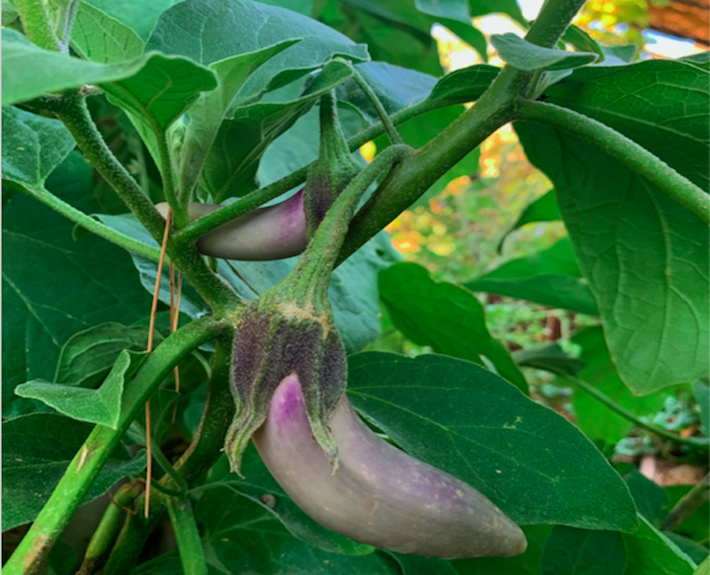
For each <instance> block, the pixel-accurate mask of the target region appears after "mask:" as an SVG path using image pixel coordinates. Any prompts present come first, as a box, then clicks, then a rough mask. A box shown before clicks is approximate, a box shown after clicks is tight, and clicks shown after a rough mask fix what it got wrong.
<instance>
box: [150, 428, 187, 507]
mask: <svg viewBox="0 0 710 575" xmlns="http://www.w3.org/2000/svg"><path fill="white" fill-rule="evenodd" d="M150 443H151V447H152V452H153V459H155V461H156V462H157V463H158V465H160V468H161V469H162V470H163V471H165V473H167V474H168V475H169V476H170V478H171V479H172V480H173V482H174V484H175V485H176V486H177V487H178V489H179V491H178V493H179V494H180V495H181V496H182V495H184V494H186V493H187V492H188V491H189V487H188V485H187V482H186V481H185V479H184V478H183V477H182V476H181V475H180V474H179V473H178V472H177V471H176V470H175V468H174V467H173V465H172V463H170V461H168V458H167V457H165V455H164V454H163V451H162V450H161V449H160V446H159V445H158V443H157V442H156V441H155V439H153V438H152V437H151V438H150Z"/></svg>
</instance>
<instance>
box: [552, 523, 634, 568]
mask: <svg viewBox="0 0 710 575" xmlns="http://www.w3.org/2000/svg"><path fill="white" fill-rule="evenodd" d="M540 563H541V571H542V573H543V575H574V574H576V573H584V574H585V575H623V573H624V568H625V567H626V550H625V549H624V540H623V538H622V535H621V533H619V532H618V531H589V530H587V529H575V528H573V527H565V526H564V525H556V526H555V527H553V528H552V532H551V533H550V536H549V537H548V538H547V543H546V545H545V549H544V550H543V552H542V557H541V558H540Z"/></svg>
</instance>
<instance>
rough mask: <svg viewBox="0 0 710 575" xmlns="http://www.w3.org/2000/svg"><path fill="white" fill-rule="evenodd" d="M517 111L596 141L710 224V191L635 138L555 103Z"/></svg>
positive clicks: (521, 116)
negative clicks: (678, 170) (676, 169)
mask: <svg viewBox="0 0 710 575" xmlns="http://www.w3.org/2000/svg"><path fill="white" fill-rule="evenodd" d="M517 110H518V116H517V117H518V119H520V120H534V121H538V122H544V123H545V124H550V125H552V126H555V127H558V128H562V129H563V130H566V131H568V132H571V133H573V134H576V135H578V136H581V137H582V138H584V139H585V140H588V141H589V142H592V143H593V144H596V145H597V146H599V147H600V148H601V149H602V150H604V151H605V152H607V153H608V154H609V155H611V156H613V157H615V158H616V159H617V160H619V161H620V162H622V163H624V164H626V165H627V166H628V167H629V168H631V169H632V170H634V171H635V172H636V173H638V174H640V175H642V176H643V177H645V178H646V179H648V180H649V181H650V182H652V183H654V184H655V185H656V186H658V187H659V188H660V189H661V190H662V191H664V192H665V193H666V194H668V195H669V196H670V197H671V198H673V199H674V200H675V201H676V202H678V203H679V204H681V205H682V206H684V207H686V208H688V209H689V210H691V211H692V212H693V213H694V214H696V215H697V216H698V217H699V218H700V219H701V220H702V221H703V222H705V223H706V224H709V223H710V194H707V193H705V192H704V191H703V190H701V189H700V188H699V187H698V186H696V185H695V184H694V183H693V182H691V181H690V180H689V179H688V178H686V177H685V176H683V175H682V174H679V173H678V172H676V171H675V170H674V169H673V168H671V167H670V166H669V165H668V164H666V163H665V162H664V161H663V160H661V159H660V158H659V157H658V156H655V155H654V154H652V153H651V152H649V151H648V150H647V149H646V148H644V147H643V146H640V145H639V144H637V143H636V142H634V141H633V140H632V139H631V138H627V137H626V136H624V135H623V134H620V133H619V132H617V131H616V130H614V129H613V128H610V127H609V126H607V125H605V124H602V123H601V122H598V121H597V120H595V119H593V118H590V117H588V116H585V115H583V114H580V113H578V112H575V111H574V110H569V109H567V108H563V107H562V106H556V105H554V104H546V103H543V102H529V101H521V102H520V103H519V104H518V105H517Z"/></svg>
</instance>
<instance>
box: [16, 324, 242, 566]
mask: <svg viewBox="0 0 710 575" xmlns="http://www.w3.org/2000/svg"><path fill="white" fill-rule="evenodd" d="M227 325H228V324H227V323H226V322H223V321H217V320H215V319H214V318H213V317H205V318H201V319H198V320H195V321H193V322H191V323H189V324H187V325H186V326H184V327H182V328H181V329H179V330H178V331H176V332H175V333H174V334H171V335H170V336H168V337H167V338H166V339H165V340H164V341H163V343H161V344H160V345H159V346H158V347H157V348H156V349H155V351H154V352H153V354H152V355H151V356H150V357H149V358H148V359H147V360H146V362H145V363H144V364H143V366H142V367H141V368H140V369H139V370H138V373H137V374H136V376H135V378H134V379H133V381H131V382H130V384H129V385H128V386H127V387H126V389H125V391H124V395H123V400H122V405H121V415H120V418H119V421H118V425H117V427H116V429H111V428H109V427H106V426H102V425H97V426H96V427H95V428H94V430H93V431H92V432H91V434H90V435H89V437H88V438H87V440H86V441H85V442H84V445H83V446H82V447H81V449H80V450H79V451H78V452H77V454H76V456H75V457H74V459H73V460H72V461H71V463H70V464H69V467H68V468H67V470H66V472H65V473H64V476H63V477H62V479H61V480H60V481H59V484H58V485H57V487H56V488H55V490H54V492H53V493H52V495H51V496H50V498H49V500H48V501H47V503H46V504H45V506H44V507H43V508H42V511H41V512H40V514H39V515H38V516H37V519H36V520H35V522H34V523H33V524H32V527H31V528H30V530H29V531H28V532H27V535H25V538H24V539H23V540H22V542H21V543H20V545H19V546H18V547H17V549H16V550H15V552H14V553H13V555H12V557H10V560H9V561H8V562H7V564H6V565H5V567H4V569H3V575H21V574H22V575H30V574H32V573H36V572H37V570H38V569H39V568H40V567H41V565H42V564H43V562H44V560H45V559H46V557H47V554H48V553H49V551H50V549H51V548H52V545H53V544H54V542H55V541H56V539H57V537H59V535H61V533H62V531H63V530H64V527H65V526H66V524H67V523H68V521H69V519H70V518H71V516H72V514H73V513H74V511H75V510H76V508H77V507H78V506H79V505H80V504H81V502H82V501H83V499H84V496H85V495H86V493H87V492H88V490H89V488H90V487H91V484H92V483H93V482H94V480H95V479H96V477H97V476H98V474H99V472H100V471H101V469H102V467H103V466H104V464H105V463H106V461H107V460H108V458H109V456H110V455H111V453H112V452H113V450H114V449H115V448H116V446H117V445H118V443H119V442H120V440H121V437H122V436H123V434H124V433H125V431H126V429H128V426H129V425H130V424H131V422H132V421H133V420H134V419H135V418H136V415H137V414H138V412H139V410H140V409H141V408H142V407H143V405H144V404H145V402H146V400H147V399H148V398H149V397H150V396H151V395H152V393H153V392H154V391H155V390H156V389H157V387H158V385H160V382H161V381H162V380H163V379H164V378H165V377H166V376H167V375H168V374H169V373H170V371H171V370H172V369H173V367H174V366H175V365H177V363H178V362H179V361H180V360H182V359H183V358H184V357H186V356H187V355H188V354H189V353H190V352H191V351H192V350H194V349H195V348H197V347H198V346H200V345H201V344H203V343H204V342H206V341H207V340H209V339H212V338H213V337H215V335H216V334H218V333H219V332H220V331H222V330H223V329H224V328H225V327H227Z"/></svg>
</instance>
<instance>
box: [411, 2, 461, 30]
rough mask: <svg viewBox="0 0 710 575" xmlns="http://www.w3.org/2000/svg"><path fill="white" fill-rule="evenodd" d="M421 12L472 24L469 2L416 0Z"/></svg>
mask: <svg viewBox="0 0 710 575" xmlns="http://www.w3.org/2000/svg"><path fill="white" fill-rule="evenodd" d="M414 4H415V5H416V7H417V9H418V10H419V11H420V12H424V13H425V14H429V15H431V16H439V17H441V18H448V19H450V20H458V21H460V22H463V23H464V24H469V25H470V24H471V14H470V12H469V9H468V1H467V0H443V1H442V0H414Z"/></svg>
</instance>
